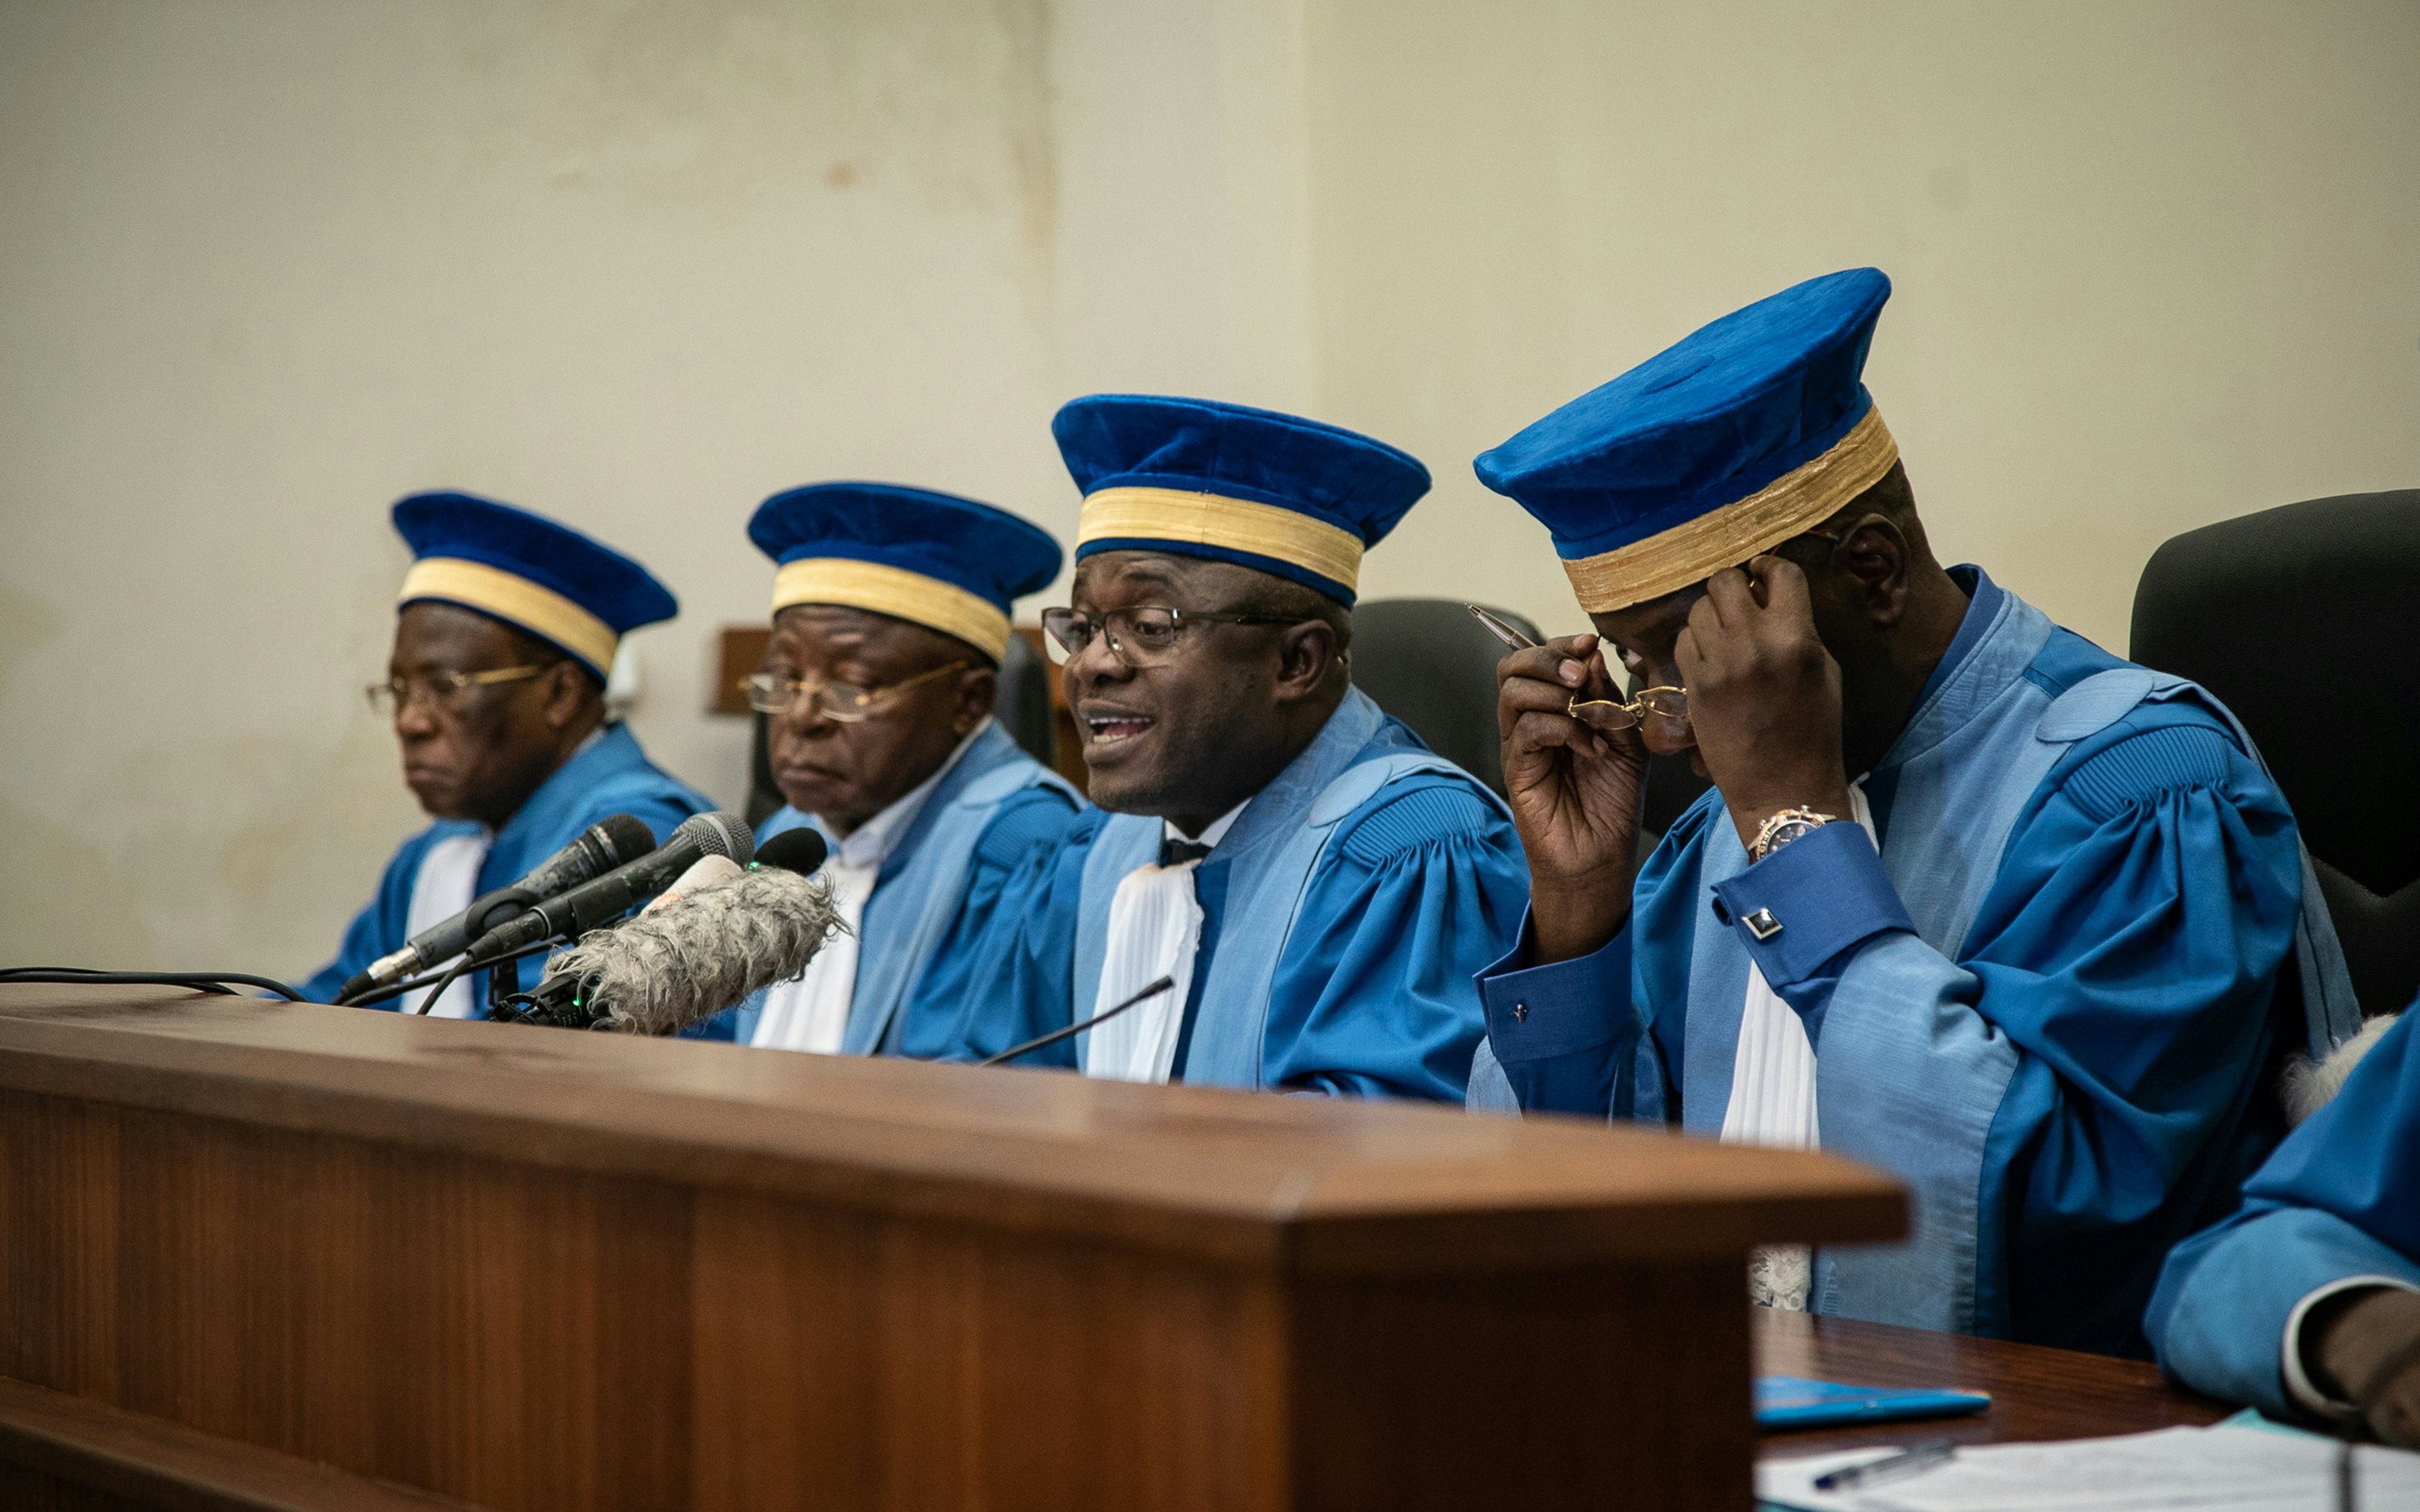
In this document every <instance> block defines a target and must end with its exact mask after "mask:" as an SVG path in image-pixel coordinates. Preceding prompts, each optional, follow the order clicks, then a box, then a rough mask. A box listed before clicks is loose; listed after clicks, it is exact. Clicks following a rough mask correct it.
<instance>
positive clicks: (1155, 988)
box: [975, 977, 1176, 1066]
mask: <svg viewBox="0 0 2420 1512" xmlns="http://www.w3.org/2000/svg"><path fill="white" fill-rule="evenodd" d="M1175 990H1176V979H1175V978H1174V977H1162V978H1160V979H1159V980H1157V981H1155V982H1153V983H1152V984H1151V985H1150V986H1148V987H1145V988H1144V989H1143V990H1142V991H1140V992H1139V993H1137V994H1135V995H1133V996H1132V997H1129V998H1127V999H1126V1000H1125V1002H1123V1003H1120V1004H1119V1005H1118V1006H1117V1007H1115V1008H1105V1009H1103V1010H1101V1011H1099V1012H1097V1013H1095V1014H1094V1015H1093V1016H1092V1017H1091V1018H1088V1019H1085V1020H1084V1021H1082V1022H1081V1023H1078V1024H1070V1025H1068V1026H1066V1027H1065V1028H1063V1029H1053V1030H1051V1031H1050V1032H1049V1033H1048V1034H1046V1035H1043V1036H1042V1037H1041V1038H1039V1039H1035V1040H1028V1041H1025V1042H1024V1043H1023V1044H1020V1045H1012V1046H1010V1047H1009V1048H1008V1049H1006V1050H1003V1051H1001V1053H1000V1054H999V1055H996V1056H989V1057H985V1058H984V1059H982V1060H978V1061H976V1062H975V1064H976V1065H977V1066H997V1065H999V1064H1000V1063H1001V1061H1004V1060H1015V1059H1016V1057H1019V1056H1022V1055H1029V1054H1031V1053H1032V1052H1033V1051H1036V1050H1039V1049H1041V1048H1042V1047H1043V1046H1045V1045H1053V1044H1057V1043H1058V1042H1059V1041H1062V1040H1064V1039H1066V1038H1068V1037H1069V1036H1070V1035H1077V1034H1081V1033H1083V1032H1084V1031H1085V1030H1086V1029H1089V1028H1091V1027H1092V1026H1094V1025H1095V1024H1099V1023H1101V1022H1103V1021H1104V1020H1107V1019H1113V1018H1116V1017H1117V1016H1118V1015H1119V1014H1121V1013H1123V1012H1125V1011H1126V1010H1127V1009H1130V1008H1132V1007H1134V1006H1135V1005H1136V1004H1137V1003H1146V1002H1149V1001H1150V1000H1151V999H1153V998H1155V997H1157V996H1158V995H1160V994H1162V993H1167V992H1174V991H1175Z"/></svg>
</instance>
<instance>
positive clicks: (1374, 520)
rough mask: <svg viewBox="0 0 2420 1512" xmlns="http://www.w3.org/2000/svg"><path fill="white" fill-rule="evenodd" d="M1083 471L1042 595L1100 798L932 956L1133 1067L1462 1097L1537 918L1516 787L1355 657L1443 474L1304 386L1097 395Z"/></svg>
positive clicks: (991, 1027) (970, 1047)
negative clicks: (1259, 404)
mask: <svg viewBox="0 0 2420 1512" xmlns="http://www.w3.org/2000/svg"><path fill="white" fill-rule="evenodd" d="M1052 430H1053V433H1054V434H1055V436H1056V437H1057V439H1058V441H1059V446H1060V451H1061V454H1062V455H1063V457H1064V458H1065V459H1066V462H1067V466H1068V470H1069V471H1070V472H1071V473H1072V474H1073V475H1074V477H1075V480H1076V482H1077V485H1078V486H1079V487H1080V488H1081V489H1082V490H1083V492H1084V495H1085V500H1084V506H1083V512H1082V515H1081V522H1080V525H1079V532H1078V545H1077V548H1076V557H1077V573H1076V582H1075V585H1074V590H1073V594H1072V596H1073V600H1074V603H1073V607H1072V608H1071V609H1053V610H1050V611H1048V612H1047V613H1046V614H1045V615H1044V617H1043V625H1044V628H1045V630H1046V631H1047V633H1048V634H1049V635H1050V636H1051V638H1052V644H1053V654H1054V655H1055V656H1062V657H1063V658H1064V662H1065V665H1064V669H1063V676H1064V680H1065V684H1066V689H1067V695H1068V700H1069V703H1070V705H1071V707H1072V708H1073V710H1074V712H1075V714H1076V716H1077V721H1078V729H1079V733H1080V737H1081V739H1082V741H1083V754H1084V760H1085V764H1086V767H1087V770H1088V772H1089V774H1090V778H1091V783H1092V797H1093V800H1094V803H1095V804H1097V805H1098V806H1099V807H1098V809H1097V810H1095V811H1094V812H1092V813H1089V814H1087V815H1086V816H1085V817H1084V818H1083V819H1082V821H1081V822H1080V823H1079V824H1078V825H1077V827H1076V828H1075V829H1074V830H1073V831H1072V832H1071V833H1070V834H1069V835H1068V836H1067V837H1066V838H1065V839H1064V840H1063V841H1059V842H1057V843H1054V844H1049V845H1046V846H1043V847H1041V848H1039V849H1038V850H1037V851H1036V852H1035V854H1034V855H1033V856H1032V858H1031V859H1030V860H1029V862H1028V863H1027V865H1026V867H1025V868H1024V869H1023V871H1022V872H1020V873H1019V874H1018V875H1017V876H1016V877H1014V878H1012V879H1011V880H1010V881H1009V882H1008V884H1007V886H1006V887H1005V889H1004V892H1005V898H1004V900H1003V902H1002V903H1001V906H1000V908H999V910H998V920H997V923H996V926H995V927H994V928H992V929H991V930H989V931H987V932H986V933H985V936H984V937H981V938H975V939H965V940H961V941H959V942H956V943H955V945H954V948H953V949H952V950H951V951H950V952H949V954H948V957H947V961H946V964H944V965H937V967H936V969H935V971H934V973H933V974H932V977H931V978H930V979H929V980H930V983H931V986H932V990H933V995H935V996H936V997H938V998H942V999H948V998H952V997H954V998H956V999H958V1000H959V1001H961V1002H962V1003H963V1004H964V1005H965V1011H964V1014H963V1022H962V1026H961V1028H960V1031H959V1035H958V1039H959V1043H960V1053H961V1054H963V1055H966V1056H979V1055H985V1054H992V1053H997V1052H999V1051H1001V1050H1004V1049H1007V1048H1009V1047H1011V1046H1012V1045H1015V1044H1017V1043H1020V1042H1022V1041H1026V1040H1027V1039H1029V1038H1032V1037H1034V1036H1038V1035H1041V1034H1044V1033H1046V1032H1047V1031H1050V1030H1052V1029H1056V1028H1061V1027H1064V1026H1069V1025H1071V1024H1073V1023H1074V1022H1076V1021H1077V1020H1078V1019H1089V1018H1091V1017H1093V1016H1094V1015H1095V1014H1097V1013H1100V1012H1102V1011H1105V1010H1108V1009H1110V1008H1113V1007H1115V1006H1116V1005H1117V1004H1119V1003H1122V1002H1125V1001H1126V1000H1127V999H1129V998H1131V997H1133V996H1134V995H1135V994H1136V993H1137V992H1139V991H1140V990H1142V989H1144V988H1146V987H1148V986H1149V985H1150V984H1151V983H1152V982H1153V981H1155V980H1157V979H1159V978H1162V977H1166V978H1168V979H1170V980H1171V981H1172V983H1173V989H1172V990H1171V991H1169V992H1165V993H1161V994H1158V995H1154V996H1150V997H1147V998H1146V999H1144V1000H1143V1001H1141V1002H1140V1003H1138V1004H1137V1005H1136V1006H1134V1007H1133V1008H1131V1009H1128V1010H1126V1011H1124V1012H1121V1013H1119V1014H1118V1015H1117V1016H1116V1017H1114V1018H1111V1019H1107V1020H1104V1021H1103V1022H1102V1023H1101V1024H1100V1025H1099V1026H1096V1027H1093V1028H1088V1029H1085V1030H1083V1031H1082V1032H1080V1033H1078V1034H1077V1035H1075V1036H1074V1037H1073V1038H1072V1039H1071V1040H1068V1041H1061V1042H1060V1043H1058V1044H1056V1045H1053V1046H1051V1047H1049V1048H1048V1049H1047V1050H1045V1051H1041V1052H1038V1053H1036V1054H1034V1055H1033V1056H1032V1057H1031V1060H1032V1061H1033V1062H1039V1063H1045V1064H1057V1065H1063V1066H1074V1067H1076V1068H1078V1069H1079V1070H1080V1071H1082V1072H1084V1073H1085V1074H1087V1075H1092V1076H1099V1077H1112V1078H1118V1079H1123V1080H1130V1081H1145V1082H1170V1081H1184V1082H1191V1083H1196V1084H1202V1085H1210V1086H1220V1087H1238V1088H1272V1089H1282V1090H1288V1091H1304V1092H1328V1093H1349V1094H1361V1095H1387V1096H1396V1097H1419V1098H1457V1097H1459V1096H1461V1095H1462V1092H1463V1088H1464V1086H1465V1083H1466V1079H1467V1076H1468V1073H1469V1068H1470V1057H1471V1054H1472V1051H1473V1049H1474V1047H1475V1046H1476V1045H1477V1043H1478V1041H1479V1034H1480V1014H1479V999H1478V995H1477V992H1476V990H1475V989H1474V987H1473V985H1472V980H1471V974H1472V973H1473V972H1475V971H1476V970H1477V969H1478V968H1479V966H1481V964H1484V963H1485V962H1486V961H1488V960H1490V959H1492V958H1493V957H1494V956H1495V955H1497V954H1498V953H1500V952H1501V949H1502V948H1503V946H1504V945H1505V944H1506V943H1507V942H1509V940H1510V939H1511V935H1512V929H1513V928H1514V926H1515V925H1516V924H1517V922H1518V920H1519V918H1520V910H1521V904H1522V902H1523V897H1524V883H1523V872H1522V867H1521V859H1520V851H1519V848H1518V845H1517V843H1516V842H1515V841H1514V838H1513V835H1512V825H1511V823H1510V821H1509V817H1508V815H1507V814H1506V812H1505V810H1504V808H1503V805H1502V803H1501V801H1500V800H1498V799H1497V797H1496V796H1495V795H1493V794H1492V793H1490V792H1489V791H1488V790H1487V789H1486V788H1485V787H1483V786H1482V785H1481V783H1480V782H1479V781H1478V780H1477V779H1474V778H1473V777H1471V776H1470V775H1469V774H1468V773H1466V772H1464V771H1462V770H1461V769H1460V768H1458V767H1455V766H1453V765H1452V764H1450V763H1447V762H1445V761H1443V760H1441V759H1439V758H1438V757H1436V756H1435V755H1433V754H1431V753H1430V752H1429V751H1428V750H1427V749H1426V748H1424V747H1422V746H1421V744H1420V743H1419V739H1418V738H1417V737H1416V736H1414V735H1413V734H1412V733H1411V732H1410V731H1409V730H1408V729H1406V728H1405V727H1404V725H1403V724H1402V723H1401V722H1399V721H1397V720H1395V719H1392V718H1390V717H1388V716H1386V715H1384V714H1382V713H1381V712H1380V711H1379V710H1378V707H1377V705H1375V704H1374V703H1373V702H1371V701H1370V699H1369V698H1368V697H1367V696H1365V695H1364V694H1362V693H1361V692H1360V691H1359V690H1358V689H1357V688H1355V687H1352V686H1351V682H1350V678H1349V675H1348V672H1347V663H1346V661H1345V652H1346V649H1347V646H1348V644H1349V641H1350V637H1351V617H1350V608H1351V605H1352V603H1353V599H1354V594H1355V589H1356V584H1357V577H1358V572H1359V566H1360V561H1361V556H1362V553H1363V551H1364V550H1365V549H1367V548H1369V547H1371V546H1373V545H1374V544H1375V543H1377V542H1378V541H1379V540H1381V539H1382V538H1384V536H1385V535H1386V534H1387V532H1388V531H1390V530H1391V529H1393V527H1394V525H1395V523H1396V522H1397V521H1398V520H1399V519H1401V518H1402V517H1403V516H1404V512H1405V511H1406V510H1408V509H1409V508H1410V507H1411V505H1412V503H1413V502H1414V501H1416V500H1418V499H1419V496H1420V495H1421V494H1423V493H1424V492H1426V491H1427V488H1428V473H1427V471H1426V470H1425V469H1423V468H1422V467H1421V466H1420V465H1419V462H1417V461H1415V460H1414V459H1413V458H1411V457H1409V456H1406V455H1404V454H1403V453H1401V452H1399V451H1397V450H1395V449H1394V448H1393V447H1390V446H1387V445H1384V444H1383V443H1381V442H1378V441H1374V440H1371V439H1369V438H1367V437H1363V436H1358V435H1356V434H1354V433H1352V432H1349V431H1343V430H1339V429H1336V428H1334V427H1332V426H1327V425H1323V424H1316V423H1314V422H1311V421H1308V420H1301V419H1297V418H1295V417H1293V416H1289V415H1280V414H1273V413H1269V412H1267V411H1263V410H1257V409H1245V408H1243V407H1241V406H1236V405H1227V404H1217V403H1211V402H1207V401H1201V400H1192V399H1176V398H1161V397H1154V396H1138V395H1096V396H1094V397H1090V398H1085V399H1078V400H1077V401H1075V402H1074V403H1072V404H1070V405H1068V406H1067V407H1066V408H1065V409H1062V410H1061V411H1060V413H1059V416H1058V418H1057V420H1056V422H1055V423H1054V424H1053V426H1052Z"/></svg>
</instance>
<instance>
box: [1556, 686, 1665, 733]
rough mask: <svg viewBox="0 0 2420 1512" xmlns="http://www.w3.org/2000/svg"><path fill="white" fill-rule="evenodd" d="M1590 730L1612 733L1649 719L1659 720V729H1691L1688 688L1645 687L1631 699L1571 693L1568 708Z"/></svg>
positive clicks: (1568, 711) (1643, 722) (1572, 715)
mask: <svg viewBox="0 0 2420 1512" xmlns="http://www.w3.org/2000/svg"><path fill="white" fill-rule="evenodd" d="M1566 712H1567V713H1569V714H1570V715H1571V717H1573V718H1575V719H1577V720H1578V721H1579V722H1580V723H1582V724H1584V725H1587V726H1588V727H1589V728H1590V729H1591V730H1602V731H1604V732H1606V733H1607V734H1612V733H1616V732H1619V731H1622V730H1636V729H1637V728H1638V727H1639V726H1640V725H1642V724H1645V723H1646V722H1647V721H1648V720H1650V719H1653V720H1655V721H1656V726H1655V728H1656V729H1657V730H1658V731H1661V732H1664V733H1669V734H1678V733H1681V732H1682V731H1684V730H1686V729H1688V728H1689V690H1688V689H1687V688H1685V687H1642V688H1640V689H1639V690H1638V692H1637V695H1636V696H1635V697H1633V698H1632V699H1631V700H1630V702H1627V703H1623V702H1617V701H1615V700H1613V699H1584V698H1581V697H1579V696H1578V695H1577V694H1574V695H1573V696H1572V702H1571V707H1570V708H1569V709H1568V710H1567V711H1566Z"/></svg>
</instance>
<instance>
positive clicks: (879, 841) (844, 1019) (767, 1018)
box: [748, 719, 991, 1056]
mask: <svg viewBox="0 0 2420 1512" xmlns="http://www.w3.org/2000/svg"><path fill="white" fill-rule="evenodd" d="M990 727H991V721H990V720H988V719H986V720H985V721H984V722H983V723H982V724H981V725H978V726H976V727H975V730H974V733H972V734H970V735H968V736H967V738H966V739H964V740H961V741H959V742H958V748H957V749H955V750H954V751H952V752H950V759H949V760H948V761H945V762H943V763H942V764H940V765H939V767H936V768H935V769H934V772H933V775H932V776H930V777H928V778H926V779H924V780H923V781H922V782H919V783H918V784H916V786H915V788H914V789H913V790H912V791H910V792H909V793H908V794H907V795H906V796H904V797H901V798H898V799H895V800H893V801H892V804H891V805H890V806H889V807H888V808H886V809H884V810H882V811H881V812H880V813H877V814H876V815H875V816H874V817H873V818H871V819H869V820H867V821H866V822H865V823H863V824H861V825H858V826H857V828H855V829H853V830H851V831H850V832H849V836H848V838H847V839H846V840H845V841H841V842H840V843H839V844H837V845H835V846H833V847H832V849H831V854H830V855H829V856H825V857H824V864H823V866H822V867H821V868H819V869H818V870H817V871H816V872H815V875H817V876H819V877H825V878H829V879H830V882H831V885H832V903H833V906H834V907H835V909H836V910H837V911H838V912H839V914H840V918H841V923H842V924H843V925H845V928H843V929H839V930H835V931H833V932H832V936H831V938H830V939H828V940H826V941H825V942H824V947H823V949H820V950H817V951H816V952H815V955H814V960H813V961H810V962H808V963H807V972H806V975H805V976H803V977H800V978H799V980H796V981H779V982H775V983H774V984H773V985H772V987H770V988H769V989H768V990H767V992H766V994H765V1011H764V1012H763V1014H761V1015H760V1016H759V1017H758V1018H757V1020H756V1032H755V1034H754V1035H753V1036H752V1037H751V1038H750V1040H749V1041H748V1042H749V1043H750V1044H752V1045H755V1046H757V1047H759V1048H760V1049H767V1050H807V1051H812V1052H814V1054H816V1055H820V1056H829V1055H832V1054H834V1053H836V1052H837V1051H838V1050H839V1049H840V1044H841V1037H842V1035H843V1034H844V1033H845V1031H846V1030H847V1028H848V1010H849V1005H850V1004H851V1003H853V1002H855V1001H856V1000H857V961H858V933H859V931H860V929H861V926H862V925H863V924H864V922H865V905H866V903H867V901H868V900H870V899H871V898H872V897H873V896H874V884H875V882H876V880H877V879H878V878H879V877H880V876H881V875H882V867H883V863H885V862H887V861H889V860H890V859H891V853H892V851H894V850H896V849H898V847H899V841H900V838H901V837H902V836H904V835H906V834H907V826H908V825H912V824H914V823H915V822H916V816H917V815H918V814H919V813H922V812H923V810H924V804H925V801H926V800H927V799H929V798H931V797H932V795H933V790H934V789H935V788H937V787H939V786H940V785H941V779H943V778H945V777H947V776H949V775H950V771H951V769H952V768H953V767H954V766H956V765H957V764H958V763H959V762H960V761H962V760H963V759H965V757H966V754H967V750H968V748H970V747H971V746H973V745H974V743H975V738H976V736H978V735H981V734H982V733H984V731H985V730H987V729H989V728H990Z"/></svg>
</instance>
